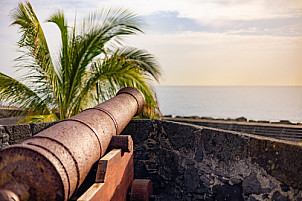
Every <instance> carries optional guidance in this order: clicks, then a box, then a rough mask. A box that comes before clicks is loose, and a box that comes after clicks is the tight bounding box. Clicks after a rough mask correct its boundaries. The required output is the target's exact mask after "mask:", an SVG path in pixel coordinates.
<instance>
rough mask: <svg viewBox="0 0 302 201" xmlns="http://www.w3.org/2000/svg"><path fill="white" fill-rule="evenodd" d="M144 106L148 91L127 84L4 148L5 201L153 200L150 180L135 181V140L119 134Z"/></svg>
mask: <svg viewBox="0 0 302 201" xmlns="http://www.w3.org/2000/svg"><path fill="white" fill-rule="evenodd" d="M144 105H145V99H144V96H143V94H142V93H141V92H140V91H139V90H138V89H136V88H133V87H126V88H123V89H121V90H120V91H119V92H118V93H117V95H116V96H115V97H114V98H112V99H110V100H108V101H106V102H104V103H102V104H100V105H97V106H96V107H94V108H89V109H86V110H84V111H83V112H81V113H79V114H77V115H75V116H73V117H71V118H69V119H66V120H63V121H60V122H58V123H56V124H55V125H53V126H52V127H50V128H48V129H45V130H43V131H41V132H40V133H38V134H37V135H35V136H33V137H31V138H28V139H26V140H25V141H23V142H21V143H19V144H15V145H12V146H10V147H8V148H6V149H4V150H2V151H1V152H0V189H1V190H0V200H1V201H6V200H15V201H19V200H20V201H21V200H41V201H42V200H47V201H51V200H55V201H59V200H127V199H128V200H129V199H130V200H142V201H143V200H149V198H152V195H151V193H152V183H151V181H150V180H134V181H133V175H134V174H133V142H132V138H131V136H118V135H119V134H120V133H121V131H122V130H123V129H124V128H125V126H126V125H127V124H128V123H129V121H130V120H131V119H132V117H133V116H135V115H138V114H139V113H141V112H142V110H143V108H144ZM91 174H92V175H94V177H92V178H93V179H94V181H93V182H91V179H89V178H88V175H91ZM87 180H90V181H87ZM85 184H86V186H88V187H86V188H84V191H83V190H82V191H83V192H81V193H79V191H80V190H79V189H81V188H82V186H85Z"/></svg>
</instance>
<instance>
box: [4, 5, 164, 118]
mask: <svg viewBox="0 0 302 201" xmlns="http://www.w3.org/2000/svg"><path fill="white" fill-rule="evenodd" d="M11 16H12V18H13V23H12V25H18V26H19V29H20V33H21V34H22V35H21V39H20V40H19V41H18V43H17V44H18V47H19V50H20V52H21V53H22V55H21V56H20V57H18V58H17V59H16V61H17V66H16V67H17V70H18V69H26V70H27V73H26V75H25V76H23V77H21V79H19V80H17V79H14V78H12V77H10V76H7V75H5V74H3V73H0V101H1V100H2V101H5V102H6V103H9V104H10V105H11V106H17V107H20V108H22V109H23V110H24V114H27V115H28V116H27V117H26V118H25V121H26V122H41V121H56V120H61V119H65V118H68V117H70V116H73V115H75V114H77V113H79V112H80V111H82V110H84V109H86V108H88V107H93V106H94V105H96V104H99V103H101V102H103V101H105V100H107V99H109V98H111V97H112V96H114V95H115V93H116V92H117V90H119V89H120V88H122V87H125V86H133V87H137V88H138V89H140V90H141V91H142V92H143V94H144V95H145V98H146V105H147V107H146V108H145V110H144V112H143V115H142V117H151V118H154V117H156V116H157V115H159V114H160V111H159V108H158V105H157V101H156V94H155V92H154V90H153V89H152V86H151V85H150V84H149V83H150V81H151V80H156V81H158V78H159V76H160V67H159V65H158V63H157V62H156V59H155V58H154V57H153V56H152V55H151V54H149V53H148V52H146V51H145V50H141V49H137V48H130V47H124V46H123V43H122V39H123V37H124V36H127V35H134V34H137V33H141V32H142V31H141V29H140V28H138V26H139V22H140V18H139V17H138V16H137V15H135V14H133V13H132V12H129V11H128V10H123V9H118V10H113V9H108V10H105V9H104V10H102V11H100V12H95V13H93V14H91V15H90V16H89V17H88V18H86V19H84V20H83V23H82V25H81V29H78V26H76V23H74V26H72V27H70V26H68V25H67V20H66V19H65V17H64V13H63V12H62V11H58V12H56V13H55V14H53V15H52V16H51V17H50V18H49V19H48V20H47V21H48V22H51V23H54V24H56V25H57V27H58V28H59V30H60V33H61V48H60V52H59V54H58V55H57V57H55V56H53V55H51V54H50V51H49V48H48V45H47V41H46V38H45V36H44V33H43V30H42V27H41V24H40V22H39V20H38V18H37V16H36V15H35V13H34V10H33V8H32V6H31V4H30V3H29V2H26V3H25V4H23V3H20V4H18V6H17V7H16V8H15V9H14V10H13V11H12V14H11Z"/></svg>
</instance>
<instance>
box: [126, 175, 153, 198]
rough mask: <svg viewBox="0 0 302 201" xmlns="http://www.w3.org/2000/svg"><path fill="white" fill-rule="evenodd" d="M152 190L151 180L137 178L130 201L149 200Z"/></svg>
mask: <svg viewBox="0 0 302 201" xmlns="http://www.w3.org/2000/svg"><path fill="white" fill-rule="evenodd" d="M152 191H153V189H152V182H151V180H149V179H135V180H134V181H133V184H132V188H131V194H130V201H149V196H150V195H151V194H152Z"/></svg>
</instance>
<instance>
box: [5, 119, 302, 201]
mask: <svg viewBox="0 0 302 201" xmlns="http://www.w3.org/2000/svg"><path fill="white" fill-rule="evenodd" d="M52 124H53V123H40V124H28V125H22V126H19V127H18V126H17V125H13V126H3V127H0V142H1V143H0V146H8V142H9V143H10V144H12V143H15V142H17V141H21V140H23V138H26V137H29V136H31V135H34V134H36V133H37V132H39V131H40V130H42V129H44V128H46V127H49V126H51V125H52ZM22 130H23V131H22ZM14 132H16V133H14ZM122 134H127V135H131V136H132V138H133V141H134V174H135V178H144V179H146V178H149V179H151V180H152V182H153V188H154V192H155V194H156V195H157V197H158V200H164V201H169V200H209V201H212V200H235V201H236V200H249V201H254V200H276V201H277V200H297V201H302V174H301V171H302V145H301V144H299V143H293V142H284V141H278V140H270V139H268V138H261V137H255V136H251V135H248V134H243V133H236V132H231V131H223V130H218V129H212V128H205V127H199V126H192V125H187V124H180V123H173V122H167V121H159V120H133V121H131V122H130V123H129V124H128V126H127V127H126V128H125V129H124V131H123V133H122ZM22 137H23V138H22ZM0 148H1V147H0Z"/></svg>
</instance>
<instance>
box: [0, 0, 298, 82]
mask: <svg viewBox="0 0 302 201" xmlns="http://www.w3.org/2000/svg"><path fill="white" fill-rule="evenodd" d="M18 2H19V1H15V0H0V61H1V62H0V71H1V72H3V73H6V74H8V75H10V76H13V77H16V76H18V73H16V72H15V69H14V68H13V66H14V62H13V60H14V58H16V57H17V56H18V53H17V46H16V42H17V41H18V38H19V35H18V29H17V27H14V26H10V23H11V19H10V17H9V13H10V11H11V10H12V9H13V8H15V7H16V6H17V3H18ZM30 2H31V4H32V6H33V8H34V11H35V12H36V14H37V16H38V18H39V20H40V22H41V23H42V22H43V23H42V28H43V30H44V33H45V35H46V38H47V41H48V43H49V47H50V50H51V52H54V53H55V52H57V51H58V49H59V47H60V43H59V42H58V41H59V32H58V30H57V28H56V27H55V25H53V24H51V23H47V22H45V20H46V19H47V18H48V17H49V16H50V15H51V14H52V13H54V12H55V11H56V10H58V9H61V10H63V11H64V13H65V14H66V16H67V18H68V19H69V24H70V25H72V24H73V20H74V17H75V16H77V19H81V18H82V17H85V16H87V15H88V14H89V13H90V12H92V11H95V10H96V9H101V8H108V7H123V8H128V9H130V10H132V11H133V12H136V13H137V14H139V15H140V16H142V18H143V20H144V26H143V30H144V32H145V33H144V34H140V35H137V36H131V37H129V38H128V39H127V40H126V41H125V44H126V45H128V46H134V47H137V48H141V49H145V50H147V51H148V52H150V53H152V54H153V55H154V56H155V57H156V58H157V60H158V62H159V64H160V65H161V68H162V74H163V75H162V77H161V79H160V83H159V84H160V85H165V86H166V85H178V86H180V85H181V86H192V85H200V86H237V85H238V86H264V85H265V86H297V85H298V86H302V1H301V0H152V1H150V0H149V1H148V0H119V1H118V0H82V1H77V0H74V1H72V0H32V1H30Z"/></svg>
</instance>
